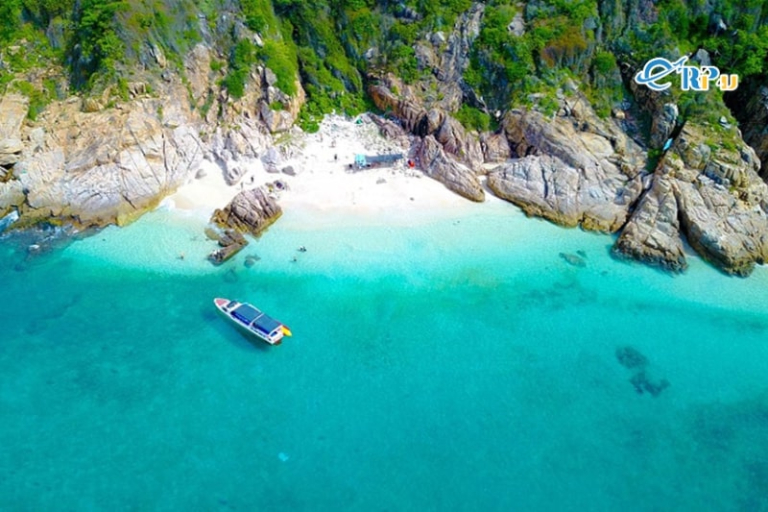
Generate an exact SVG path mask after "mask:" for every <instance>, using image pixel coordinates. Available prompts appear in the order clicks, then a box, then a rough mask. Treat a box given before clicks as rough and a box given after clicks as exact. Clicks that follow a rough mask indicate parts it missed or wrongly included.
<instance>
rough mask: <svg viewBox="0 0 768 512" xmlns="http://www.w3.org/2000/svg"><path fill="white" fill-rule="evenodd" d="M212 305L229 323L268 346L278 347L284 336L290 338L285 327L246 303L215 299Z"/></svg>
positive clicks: (289, 333) (288, 331) (289, 332)
mask: <svg viewBox="0 0 768 512" xmlns="http://www.w3.org/2000/svg"><path fill="white" fill-rule="evenodd" d="M213 303H214V304H215V305H216V307H217V308H218V310H219V311H221V312H222V313H223V314H224V316H226V317H227V318H228V319H229V320H230V321H231V322H233V323H234V324H236V325H238V326H239V327H240V328H241V329H243V330H244V331H246V332H247V333H248V334H253V335H255V336H257V337H259V338H261V339H262V340H264V341H266V342H267V343H269V344H270V345H279V344H280V342H281V341H282V339H283V337H284V336H291V330H290V329H288V327H287V326H286V325H284V324H282V323H280V322H278V321H277V320H275V319H274V318H272V317H269V316H267V315H266V314H264V313H262V312H261V311H259V310H258V309H256V308H255V307H254V306H252V305H250V304H248V303H247V302H237V301H236V300H229V299H222V298H216V299H213Z"/></svg>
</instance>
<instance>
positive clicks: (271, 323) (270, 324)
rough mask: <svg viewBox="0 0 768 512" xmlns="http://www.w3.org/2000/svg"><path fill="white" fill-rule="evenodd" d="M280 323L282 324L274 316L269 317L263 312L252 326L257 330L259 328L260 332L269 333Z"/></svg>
mask: <svg viewBox="0 0 768 512" xmlns="http://www.w3.org/2000/svg"><path fill="white" fill-rule="evenodd" d="M281 325H283V324H281V323H280V322H278V321H277V320H275V319H274V318H270V317H268V316H267V315H264V314H262V315H261V316H260V317H258V318H257V319H256V321H255V322H254V323H253V326H254V327H255V328H257V329H258V330H260V331H261V332H263V333H264V334H270V333H271V332H272V331H274V330H275V329H277V328H279V327H280V326H281Z"/></svg>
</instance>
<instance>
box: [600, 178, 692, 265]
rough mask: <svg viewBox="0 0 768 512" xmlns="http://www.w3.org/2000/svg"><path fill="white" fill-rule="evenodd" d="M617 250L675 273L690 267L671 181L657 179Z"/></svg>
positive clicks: (627, 227)
mask: <svg viewBox="0 0 768 512" xmlns="http://www.w3.org/2000/svg"><path fill="white" fill-rule="evenodd" d="M614 253H615V254H618V255H620V256H626V257H631V258H634V259H637V260H640V261H644V262H646V263H649V264H652V265H657V266H660V267H662V268H665V269H667V270H671V271H673V272H682V271H683V270H685V269H686V268H687V267H688V263H687V262H686V260H685V253H684V251H683V242H682V238H681V236H680V222H679V221H678V207H677V198H676V196H675V191H674V190H673V181H672V180H670V179H668V178H664V177H657V178H655V179H654V182H653V186H652V187H651V189H650V190H649V191H648V193H646V194H645V195H644V196H643V198H642V200H641V201H640V204H639V205H638V207H637V209H636V210H635V212H634V213H633V214H632V218H631V219H630V221H629V222H628V223H627V226H626V227H625V228H624V230H623V231H622V232H621V236H620V237H619V239H618V240H617V242H616V245H615V246H614Z"/></svg>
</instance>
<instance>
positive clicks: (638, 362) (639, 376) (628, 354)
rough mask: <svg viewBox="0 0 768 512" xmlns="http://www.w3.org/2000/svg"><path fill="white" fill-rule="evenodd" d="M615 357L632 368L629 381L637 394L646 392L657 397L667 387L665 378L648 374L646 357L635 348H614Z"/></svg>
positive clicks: (623, 364) (626, 366)
mask: <svg viewBox="0 0 768 512" xmlns="http://www.w3.org/2000/svg"><path fill="white" fill-rule="evenodd" d="M616 359H618V361H619V364H621V365H622V366H623V367H624V368H628V369H630V370H633V372H634V373H633V375H632V377H631V378H630V379H629V382H630V384H632V386H633V387H634V388H635V391H636V392H637V393H638V394H641V395H642V394H643V393H648V394H650V395H651V396H653V397H657V396H659V395H660V394H661V392H662V391H664V390H665V389H667V388H668V387H669V381H668V380H667V379H653V378H652V377H651V376H650V374H649V371H648V366H649V362H648V358H647V357H645V356H644V355H643V354H641V353H640V351H638V350H637V349H635V348H633V347H630V346H626V347H621V348H618V349H616Z"/></svg>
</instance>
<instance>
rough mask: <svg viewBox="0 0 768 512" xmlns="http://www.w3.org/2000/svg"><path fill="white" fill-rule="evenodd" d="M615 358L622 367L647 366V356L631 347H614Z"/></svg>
mask: <svg viewBox="0 0 768 512" xmlns="http://www.w3.org/2000/svg"><path fill="white" fill-rule="evenodd" d="M616 359H618V360H619V363H620V364H621V366H623V367H624V368H630V369H635V368H645V367H646V366H648V358H647V357H645V356H644V355H643V354H641V353H640V351H639V350H637V349H635V348H633V347H629V346H627V347H621V348H618V349H616Z"/></svg>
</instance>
